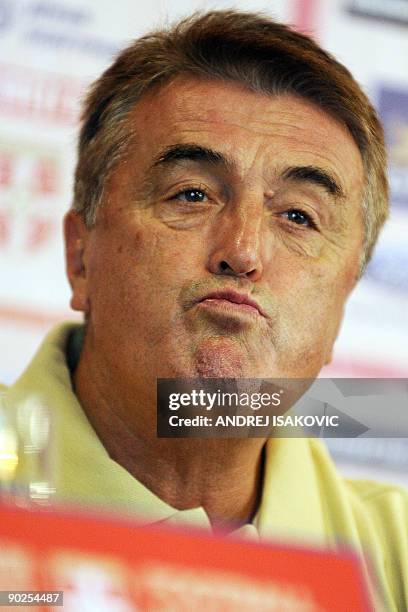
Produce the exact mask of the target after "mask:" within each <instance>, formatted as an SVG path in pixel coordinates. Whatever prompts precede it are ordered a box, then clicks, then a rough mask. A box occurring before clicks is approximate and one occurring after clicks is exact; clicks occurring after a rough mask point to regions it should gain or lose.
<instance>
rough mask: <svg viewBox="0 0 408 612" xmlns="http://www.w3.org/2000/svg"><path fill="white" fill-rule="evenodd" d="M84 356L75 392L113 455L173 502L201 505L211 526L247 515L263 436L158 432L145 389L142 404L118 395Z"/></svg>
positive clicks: (229, 525) (228, 525) (257, 484)
mask: <svg viewBox="0 0 408 612" xmlns="http://www.w3.org/2000/svg"><path fill="white" fill-rule="evenodd" d="M82 357H83V356H81V360H80V363H79V365H78V368H77V370H76V372H75V375H74V382H75V390H76V394H77V396H78V398H79V401H80V403H81V405H82V407H83V409H84V411H85V413H86V415H87V417H88V419H89V421H90V423H91V425H92V426H93V428H94V429H95V431H96V433H97V435H98V437H99V438H100V440H101V442H102V443H103V445H104V446H105V448H106V450H107V452H108V453H109V455H110V457H111V458H112V459H114V460H115V461H116V462H117V463H119V464H120V465H121V466H122V467H124V468H125V469H126V470H127V471H128V472H129V473H130V474H132V476H134V477H135V478H136V479H137V480H139V481H140V482H141V483H142V484H143V485H145V486H146V487H147V488H148V489H150V490H151V491H152V492H153V493H154V494H155V495H157V496H158V497H159V498H161V499H162V500H163V501H164V502H166V503H168V504H169V505H171V506H173V507H174V508H177V509H178V510H187V509H191V508H196V507H203V508H204V510H205V511H206V513H207V515H208V517H209V519H210V521H211V524H212V526H213V528H214V529H215V530H218V529H221V530H223V531H226V530H229V529H235V528H237V527H238V526H240V525H243V524H245V523H247V522H249V521H251V519H252V518H253V516H254V514H255V512H256V510H257V507H258V505H259V502H260V494H261V488H262V471H263V447H264V443H265V441H264V440H262V439H260V438H251V439H248V438H245V439H197V438H194V439H182V438H178V439H169V438H157V436H156V431H155V428H156V406H155V405H153V402H152V401H151V398H149V399H150V402H149V403H148V404H146V403H145V402H146V401H148V397H149V394H145V395H144V396H143V397H144V399H145V402H143V405H142V402H140V405H135V402H134V401H132V402H129V401H126V397H125V398H124V399H121V400H120V401H118V393H117V389H113V387H109V385H106V384H105V380H104V377H98V376H97V372H95V371H94V369H93V368H92V367H91V364H88V363H86V361H85V359H83V358H82ZM132 397H134V394H132ZM138 397H141V395H138ZM163 475H165V477H163Z"/></svg>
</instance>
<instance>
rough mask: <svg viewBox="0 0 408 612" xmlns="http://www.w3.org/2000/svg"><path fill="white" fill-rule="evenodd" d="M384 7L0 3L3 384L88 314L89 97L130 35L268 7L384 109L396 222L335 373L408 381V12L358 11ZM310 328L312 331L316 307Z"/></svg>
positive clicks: (341, 0)
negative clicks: (70, 269) (78, 241)
mask: <svg viewBox="0 0 408 612" xmlns="http://www.w3.org/2000/svg"><path fill="white" fill-rule="evenodd" d="M377 4H378V3H367V2H363V1H360V2H358V1H357V0H354V1H352V0H303V1H302V0H289V1H277V0H275V1H270V2H251V1H250V0H246V1H245V0H242V1H241V2H235V3H231V2H222V1H216V2H195V1H192V0H188V1H187V0H173V1H168V2H166V1H165V0H150V3H149V4H147V3H138V2H134V0H116V1H115V2H114V3H112V2H111V1H110V0H109V1H107V0H42V1H41V0H0V278H1V283H0V345H1V347H2V350H1V351H0V380H1V381H2V382H6V383H7V382H11V381H12V380H14V379H15V377H16V376H17V375H18V374H19V373H20V372H21V371H22V369H23V368H24V367H25V365H26V363H27V362H28V360H29V358H30V357H31V355H32V354H33V352H34V350H35V348H36V347H37V345H38V344H39V342H40V340H41V338H42V337H43V335H44V333H45V332H46V330H47V329H49V328H50V327H51V326H52V325H53V324H54V323H55V322H56V321H58V320H61V319H65V318H67V317H70V318H73V317H75V314H74V313H72V312H70V311H69V307H68V303H69V290H68V284H67V282H66V280H65V275H64V264H63V255H62V252H63V251H62V238H61V218H62V215H63V213H64V212H65V210H66V209H67V208H68V206H69V204H70V201H71V185H72V172H73V165H74V160H75V138H76V132H77V126H78V108H79V99H80V96H81V94H82V93H83V91H84V90H85V88H86V86H87V85H88V84H89V83H90V81H91V80H92V79H94V78H95V77H96V76H97V75H98V74H99V73H100V72H101V71H102V70H103V69H104V68H105V67H106V66H107V65H108V64H109V62H110V60H111V58H112V56H113V54H114V53H115V51H116V50H117V49H119V48H121V47H122V46H123V45H125V44H126V43H127V42H128V41H129V40H130V39H131V38H133V37H136V36H138V35H140V34H141V33H142V32H144V31H145V30H148V29H150V28H151V27H152V26H154V25H158V24H160V23H163V22H164V21H166V20H172V19H174V18H175V17H176V16H181V15H183V14H185V13H187V12H189V11H191V10H192V9H194V8H225V7H230V6H236V7H240V8H242V9H246V10H254V9H263V10H265V11H266V12H269V13H271V14H272V15H274V16H275V17H277V18H278V19H281V20H283V21H289V22H291V23H293V24H296V25H297V26H298V27H299V28H300V29H304V30H305V29H306V30H308V31H311V32H312V33H313V34H314V35H315V36H316V37H317V38H318V39H319V40H320V41H321V42H322V43H323V45H324V46H326V48H328V49H329V50H331V51H332V52H333V53H335V55H337V56H338V57H339V59H341V60H342V61H343V62H344V63H345V64H346V65H347V66H348V67H349V68H350V69H351V70H352V72H353V73H354V74H355V75H356V77H357V78H358V80H359V81H360V82H361V83H362V85H363V86H364V88H365V90H366V91H367V92H368V94H369V95H370V97H371V98H372V100H373V102H374V104H375V105H376V106H377V107H378V108H379V110H380V113H381V115H382V117H383V119H384V122H385V129H386V136H387V142H388V145H389V152H390V160H391V170H390V178H391V181H392V191H393V207H392V219H391V221H390V222H389V223H388V225H387V228H386V231H385V232H384V234H383V237H382V239H381V242H380V244H379V247H378V249H377V252H376V255H375V258H374V261H373V263H372V264H371V266H370V267H369V269H368V271H367V274H366V276H365V278H364V279H363V281H362V282H361V283H360V285H359V287H358V288H357V289H356V291H355V292H354V294H353V296H352V299H351V301H350V303H349V306H348V309H347V312H346V318H345V322H344V325H343V329H342V331H341V334H340V337H339V339H338V342H337V344H336V350H335V359H334V362H333V364H332V365H331V366H330V368H328V369H327V368H326V374H331V375H332V374H334V375H338V376H340V375H350V376H383V377H388V376H394V377H395V376H396V377H406V376H408V341H407V340H408V315H407V312H408V239H407V238H408V28H407V25H406V24H404V23H403V20H404V19H405V17H406V16H407V15H408V2H407V1H405V2H404V0H402V1H401V0H398V2H397V1H396V0H394V2H393V1H392V0H387V2H386V3H383V4H384V5H385V7H386V8H387V10H388V11H389V12H390V15H389V17H390V16H391V17H392V19H393V21H386V20H384V19H378V18H373V17H372V16H367V15H357V14H356V8H358V7H360V9H361V7H363V9H364V6H368V7H370V6H371V9H372V8H373V6H376V5H377ZM397 5H398V6H399V9H398V6H397ZM404 6H405V7H406V8H407V11H404ZM395 7H396V8H395ZM352 9H353V10H352ZM364 10H367V9H364ZM396 11H397V12H396ZM398 11H399V12H398ZM405 13H406V14H405ZM398 20H399V21H398ZM310 319H311V324H312V325H313V308H312V307H311V312H310Z"/></svg>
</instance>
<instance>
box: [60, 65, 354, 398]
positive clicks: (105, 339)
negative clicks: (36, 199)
mask: <svg viewBox="0 0 408 612" xmlns="http://www.w3.org/2000/svg"><path fill="white" fill-rule="evenodd" d="M128 126H129V130H131V131H132V133H133V135H132V139H131V146H130V147H129V150H128V152H127V154H126V158H125V159H124V160H123V161H121V162H120V163H119V164H118V165H117V167H116V169H115V170H114V171H113V173H112V176H111V178H110V179H109V181H108V183H107V186H106V191H105V197H104V203H103V205H102V206H101V208H100V209H99V211H98V214H97V220H96V225H95V226H94V228H92V229H91V230H90V231H89V232H87V231H86V230H84V229H83V230H82V238H81V241H80V243H81V244H82V246H83V251H82V250H81V253H82V255H81V256H83V265H84V267H83V270H82V272H81V274H80V275H76V274H75V273H73V272H72V271H71V274H70V279H71V284H72V285H73V300H72V304H73V306H74V307H76V308H77V309H80V310H84V311H86V312H87V315H88V321H89V323H88V337H87V343H88V349H89V350H90V351H91V354H92V355H93V359H94V361H95V363H97V364H98V367H99V368H100V369H102V371H105V372H106V373H107V374H106V375H107V377H108V378H109V377H110V378H111V380H112V381H116V383H114V384H118V385H122V386H123V385H125V386H127V388H128V390H129V392H131V393H133V392H135V391H136V390H137V389H138V388H140V386H142V385H154V381H155V379H156V377H175V376H180V377H182V376H184V377H186V376H189V377H195V376H213V377H222V376H227V377H234V376H240V377H243V376H244V377H267V378H272V377H315V376H316V375H317V373H318V372H319V370H320V369H321V367H322V366H323V365H324V364H325V363H326V362H327V361H328V360H329V359H330V355H331V350H332V346H333V343H334V340H335V338H336V335H337V332H338V328H339V324H340V321H341V317H342V312H343V306H344V302H345V300H346V297H347V295H348V294H349V292H350V290H351V289H352V287H353V285H354V283H355V280H356V277H357V274H358V267H359V258H360V255H361V250H362V242H363V218H362V208H361V201H362V191H363V167H362V161H361V157H360V154H359V151H358V149H357V147H356V145H355V143H354V142H353V140H352V138H351V136H350V135H349V133H348V132H347V131H346V130H345V129H344V128H343V127H342V126H341V125H340V124H338V123H337V122H336V121H335V120H334V119H332V118H331V117H330V116H329V115H327V114H325V113H324V112H323V111H322V110H320V109H319V108H317V107H315V106H314V105H312V104H310V103H308V102H307V101H305V100H302V99H299V98H296V97H292V96H280V97H271V96H266V95H262V94H256V93H252V92H250V91H248V90H246V89H244V88H242V87H241V86H239V85H237V84H231V83H222V82H216V81H203V80H198V79H197V80H195V79H193V78H187V77H186V78H178V79H177V80H176V81H174V82H173V83H171V84H168V85H167V86H164V87H163V88H162V89H161V90H160V91H158V92H155V93H151V94H149V95H146V96H145V97H144V98H142V100H141V101H140V102H139V103H138V104H137V106H136V107H135V108H134V110H133V111H132V113H131V116H130V118H129V123H128ZM68 240H69V239H68ZM240 302H241V303H240Z"/></svg>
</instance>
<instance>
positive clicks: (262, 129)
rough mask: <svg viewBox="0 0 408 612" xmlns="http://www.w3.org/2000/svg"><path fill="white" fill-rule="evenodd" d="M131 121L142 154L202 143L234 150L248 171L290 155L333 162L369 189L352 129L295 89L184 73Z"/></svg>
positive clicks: (144, 102) (151, 96) (350, 186)
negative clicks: (259, 88)
mask: <svg viewBox="0 0 408 612" xmlns="http://www.w3.org/2000/svg"><path fill="white" fill-rule="evenodd" d="M129 124H130V125H129V129H130V130H131V131H132V133H134V134H135V143H136V148H137V149H138V152H139V154H140V153H143V154H144V155H146V156H147V157H148V156H149V155H154V154H155V152H156V151H157V150H159V149H160V148H161V147H163V146H168V145H172V144H175V143H191V142H193V143H195V142H197V143H199V144H204V145H206V146H211V147H213V148H217V149H218V150H221V151H222V152H225V153H228V154H229V155H230V156H232V157H234V159H235V161H236V162H237V164H238V166H240V167H241V170H242V172H244V173H245V172H247V171H248V168H250V167H251V168H252V167H253V166H254V165H256V164H257V165H258V166H259V165H264V166H265V164H266V165H267V166H268V168H274V167H276V168H277V169H279V167H280V166H284V165H285V164H287V163H288V162H289V161H290V162H291V163H297V162H301V163H311V164H317V165H319V166H321V165H324V166H326V167H329V169H330V170H331V171H332V172H333V173H334V174H336V175H337V176H338V178H339V180H340V182H341V183H343V186H344V187H345V191H346V193H347V191H349V190H353V191H355V189H356V188H360V189H361V188H362V183H363V165H362V159H361V155H360V152H359V150H358V148H357V146H356V144H355V142H354V140H353V138H352V137H351V135H350V133H349V132H348V130H347V129H346V128H345V127H344V126H342V125H341V124H340V123H339V122H338V121H336V120H335V119H334V118H332V117H331V116H330V115H328V114H327V113H326V112H324V111H323V110H322V109H320V108H318V107H317V106H316V105H314V104H312V103H310V102H309V101H307V100H304V99H302V98H299V97H295V96H293V95H282V96H270V95H266V94H261V93H255V92H252V91H249V90H248V89H246V88H244V87H243V86H241V85H239V84H236V83H227V82H222V81H210V80H201V79H197V78H192V77H178V78H177V79H175V80H174V81H173V82H170V83H168V84H166V85H164V86H162V87H161V88H160V89H158V90H155V91H152V92H149V93H148V94H147V95H145V96H144V97H143V98H142V99H141V100H140V101H139V103H138V104H137V105H136V107H135V108H134V109H133V110H132V112H131V114H130V117H129ZM138 157H139V155H138ZM289 158H290V160H289ZM139 160H140V157H139Z"/></svg>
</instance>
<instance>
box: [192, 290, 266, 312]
mask: <svg viewBox="0 0 408 612" xmlns="http://www.w3.org/2000/svg"><path fill="white" fill-rule="evenodd" d="M197 303H198V304H202V305H203V306H206V307H210V308H224V309H229V310H232V311H234V312H237V313H240V312H241V313H248V314H252V315H257V316H259V315H260V316H262V317H266V313H265V312H264V311H263V310H262V308H261V306H260V305H259V304H258V303H257V302H256V301H255V300H253V299H251V298H250V297H248V296H247V295H244V294H242V293H238V292H237V291H233V290H226V291H213V292H212V293H208V294H207V295H205V296H203V297H202V298H200V299H199V300H197Z"/></svg>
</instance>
